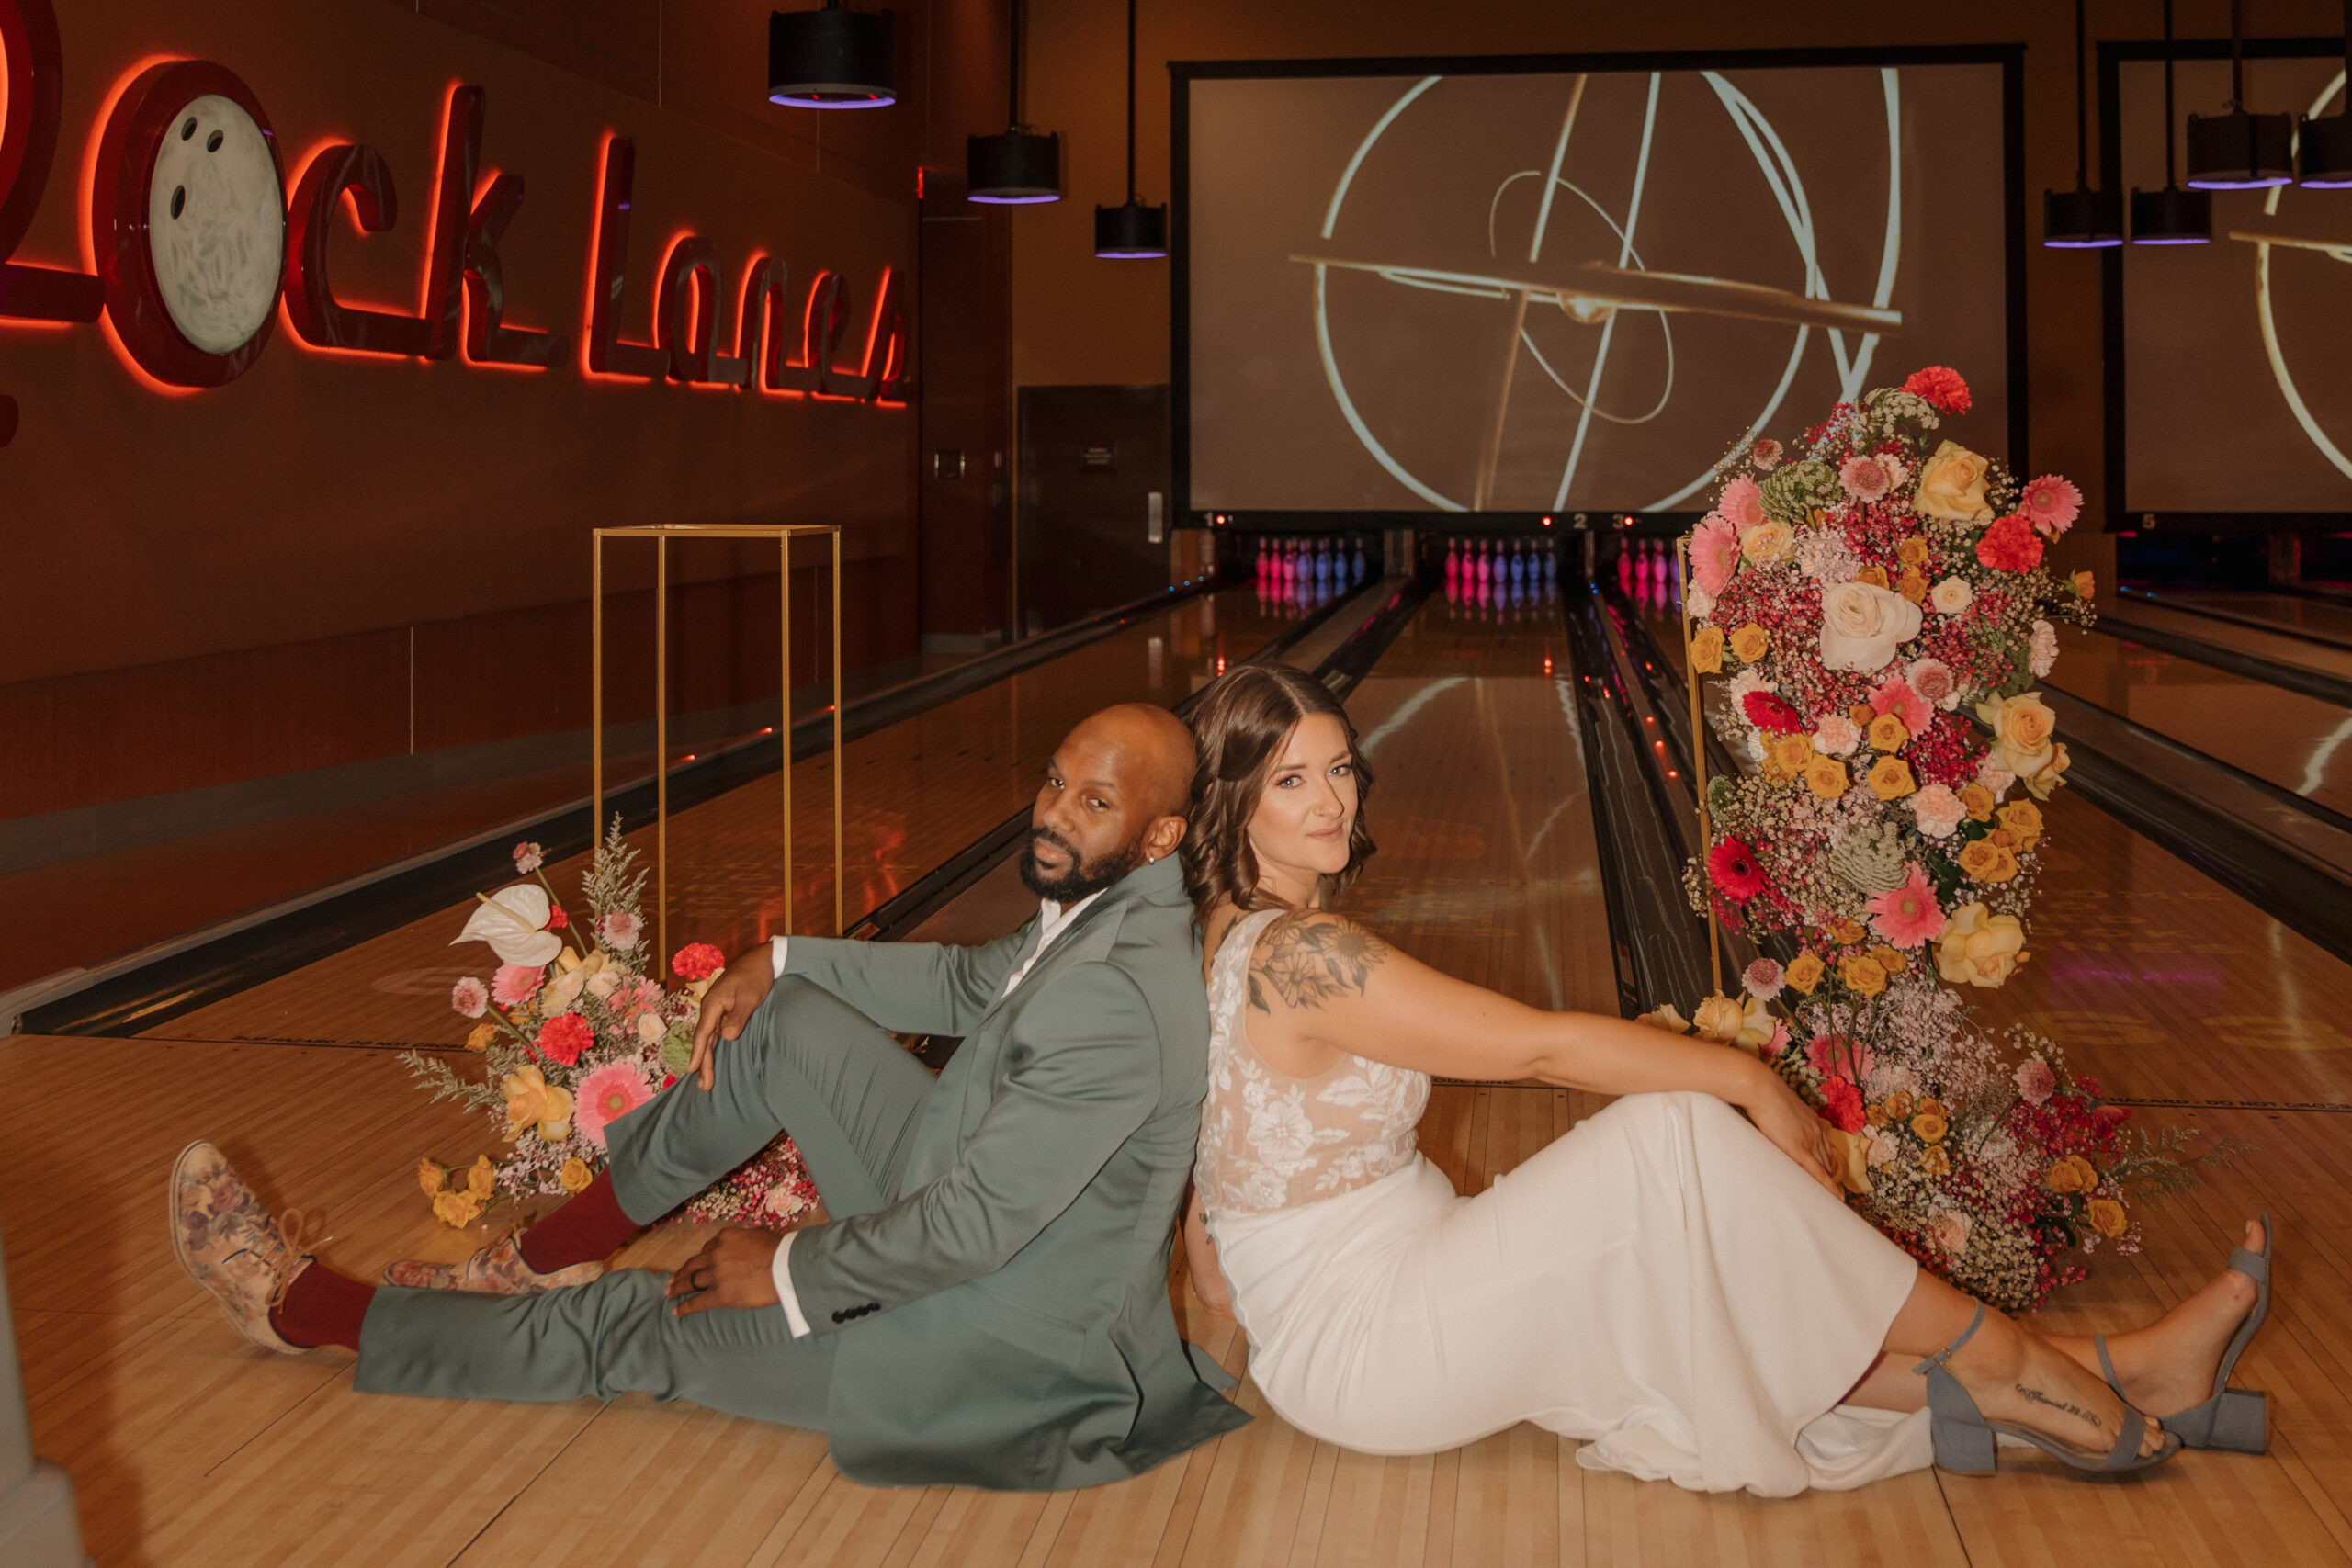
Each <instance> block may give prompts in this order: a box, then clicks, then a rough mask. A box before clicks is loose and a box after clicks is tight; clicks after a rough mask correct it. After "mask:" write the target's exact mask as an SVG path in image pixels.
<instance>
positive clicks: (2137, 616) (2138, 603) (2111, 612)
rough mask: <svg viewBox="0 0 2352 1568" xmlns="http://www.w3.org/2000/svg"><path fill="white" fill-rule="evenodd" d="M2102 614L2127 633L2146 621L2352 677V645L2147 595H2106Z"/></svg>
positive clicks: (2152, 625)
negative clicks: (2174, 604)
mask: <svg viewBox="0 0 2352 1568" xmlns="http://www.w3.org/2000/svg"><path fill="white" fill-rule="evenodd" d="M2099 615H2101V617H2102V618H2103V619H2104V620H2105V622H2106V624H2107V625H2108V626H2109V627H2111V628H2113V629H2115V630H2118V631H2121V632H2123V633H2124V634H2125V635H2126V636H2129V635H2130V633H2131V627H2132V626H2146V627H2147V628H2148V629H2149V630H2151V631H2158V632H2171V633H2173V634H2174V635H2175V636H2177V637H2195V638H2197V639H2198V640H2199V642H2210V643H2211V644H2213V645H2214V646H2215V647H2217V648H2225V649H2233V650H2234V651H2236V652H2239V653H2250V654H2253V655H2254V656H2255V657H2256V658H2257V659H2267V660H2272V661H2273V662H2275V663H2279V664H2292V665H2298V666H2300V667H2301V668H2302V669H2305V670H2310V671H2315V672H2316V673H2318V674H2322V675H2333V676H2335V678H2336V679H2337V680H2339V681H2352V648H2338V647H2336V646H2335V645H2334V644H2332V643H2324V642H2312V641H2311V640H2309V639H2308V638H2305V637H2295V636H2290V635H2289V634H2288V633H2286V632H2282V631H2267V630H2264V629H2263V628H2261V627H2259V626H2249V625H2247V624H2245V622H2242V621H2222V620H2216V619H2214V618H2213V617H2212V616H2211V615H2196V614H2193V613H2192V612H2190V611H2187V610H2176V609H2172V608H2170V607H2168V606H2166V605H2163V604H2150V603H2148V601H2146V600H2145V599H2123V600H2117V601H2113V602H2112V603H2110V602H2109V600H2106V599H2102V600H2101V601H2100V603H2099Z"/></svg>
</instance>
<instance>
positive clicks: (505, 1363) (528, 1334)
mask: <svg viewBox="0 0 2352 1568" xmlns="http://www.w3.org/2000/svg"><path fill="white" fill-rule="evenodd" d="M666 1282H667V1278H666V1276H664V1275H662V1274H657V1273H652V1272H649V1271H647V1270H645V1269H615V1270H614V1271H613V1272H611V1273H609V1274H606V1275H605V1276H604V1277H603V1278H602V1279H599V1280H595V1281H594V1282H593V1283H590V1284H586V1285H579V1286H575V1287H573V1288H572V1289H570V1290H564V1291H550V1292H547V1293H546V1294H544V1295H537V1296H490V1295H476V1294H471V1293H468V1292H450V1291H410V1290H401V1289H399V1288H397V1287H393V1286H386V1287H383V1288H382V1289H379V1290H378V1291H377V1292H376V1293H375V1299H374V1301H373V1302H372V1303H370V1304H369V1305H368V1310H367V1316H366V1318H365V1320H364V1322H363V1323H362V1325H361V1327H360V1331H359V1366H358V1371H357V1372H356V1375H355V1379H354V1386H355V1387H356V1388H357V1389H358V1390H359V1392H361V1393H406V1394H419V1395H425V1396H429V1397H433V1398H439V1399H512V1400H531V1401H550V1400H563V1399H579V1398H594V1399H610V1398H613V1397H614V1396H616V1395H617V1394H622V1393H650V1394H651V1395H652V1396H653V1397H654V1398H656V1399H662V1400H669V1399H684V1400H689V1401H692V1402H693V1403H694V1404H704V1405H708V1406H710V1407H711V1408H712V1409H715V1410H723V1411H726V1412H727V1413H728V1414H729V1415H734V1416H750V1417H752V1418H753V1419H756V1420H761V1421H776V1422H782V1423H785V1424H786V1425H789V1426H794V1427H809V1428H811V1429H814V1430H818V1431H822V1430H823V1429H824V1425H825V1399H826V1393H827V1390H828V1389H829V1387H830V1385H831V1379H832V1367H833V1355H832V1350H833V1342H834V1339H835V1338H836V1336H832V1335H816V1336H811V1337H807V1338H802V1339H795V1338H794V1337H792V1330H791V1327H790V1325H788V1324H787V1323H786V1321H785V1315H784V1313H783V1311H782V1309H780V1308H777V1307H773V1306H768V1307H714V1308H712V1309H711V1310H709V1311H707V1312H701V1313H695V1314H691V1315H689V1316H686V1317H674V1316H673V1315H672V1314H671V1313H670V1310H669V1305H670V1304H669V1303H668V1302H667V1301H666V1300H665V1299H664V1298H663V1295H662V1291H663V1288H664V1286H665V1284H666ZM297 1283H298V1284H299V1283H300V1280H297Z"/></svg>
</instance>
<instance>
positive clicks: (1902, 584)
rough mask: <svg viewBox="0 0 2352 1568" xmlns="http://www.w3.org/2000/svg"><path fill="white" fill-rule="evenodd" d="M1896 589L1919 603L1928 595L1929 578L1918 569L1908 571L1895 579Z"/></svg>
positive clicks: (1914, 602)
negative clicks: (1917, 570) (1918, 571)
mask: <svg viewBox="0 0 2352 1568" xmlns="http://www.w3.org/2000/svg"><path fill="white" fill-rule="evenodd" d="M1894 591H1895V592H1897V593H1900V594H1902V595H1903V596H1904V597H1905V599H1908V600H1910V601H1911V603H1913V604H1919V603H1921V602H1923V601H1924V600H1925V599H1926V598H1927V597H1928V580H1927V579H1926V578H1924V577H1922V576H1920V575H1919V574H1918V573H1917V572H1916V571H1906V572H1905V573H1904V574H1903V575H1902V576H1901V577H1898V578H1896V579H1895V580H1894Z"/></svg>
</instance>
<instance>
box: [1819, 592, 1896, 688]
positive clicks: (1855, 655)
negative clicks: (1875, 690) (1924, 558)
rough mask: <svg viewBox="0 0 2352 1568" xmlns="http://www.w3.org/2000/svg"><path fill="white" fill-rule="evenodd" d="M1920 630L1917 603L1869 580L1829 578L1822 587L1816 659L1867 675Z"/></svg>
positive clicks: (1872, 672)
mask: <svg viewBox="0 0 2352 1568" xmlns="http://www.w3.org/2000/svg"><path fill="white" fill-rule="evenodd" d="M1918 635H1919V606H1918V605H1917V604H1913V603H1911V601H1910V600H1908V599H1905V597H1903V595H1902V594H1900V593H1893V592H1888V591H1887V590H1885V589H1883V588H1881V587H1879V586H1878V585H1877V584H1875V583H1870V582H1860V581H1856V582H1833V583H1831V584H1830V585H1829V586H1828V587H1826V588H1824V589H1823V590H1822V591H1821V662H1822V663H1823V664H1824V665H1826V667H1827V668H1829V669H1832V670H1850V671H1854V672H1855V673H1857V674H1861V675H1869V674H1874V673H1876V672H1877V671H1881V670H1883V669H1885V668H1886V667H1887V665H1888V664H1890V663H1892V662H1893V661H1894V650H1895V649H1896V647H1897V646H1898V645H1900V644H1902V643H1905V642H1908V641H1909V640H1910V639H1911V638H1913V637H1917V636H1918Z"/></svg>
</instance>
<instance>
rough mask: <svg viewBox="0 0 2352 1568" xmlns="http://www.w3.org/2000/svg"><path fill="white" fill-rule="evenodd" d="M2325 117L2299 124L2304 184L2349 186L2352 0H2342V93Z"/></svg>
mask: <svg viewBox="0 0 2352 1568" xmlns="http://www.w3.org/2000/svg"><path fill="white" fill-rule="evenodd" d="M2337 103H2338V105H2339V107H2338V108H2337V110H2336V112H2335V114H2334V115H2332V116H2330V117H2329V118H2326V119H2312V118H2310V117H2309V116H2305V117H2304V118H2303V123H2302V138H2301V140H2302V164H2303V177H2302V182H2301V183H2302V184H2303V186H2305V187H2306V188H2308V189H2311V190H2342V189H2344V188H2345V187H2346V186H2352V0H2344V92H2343V95H2342V96H2341V97H2340V98H2338V100H2337Z"/></svg>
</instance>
